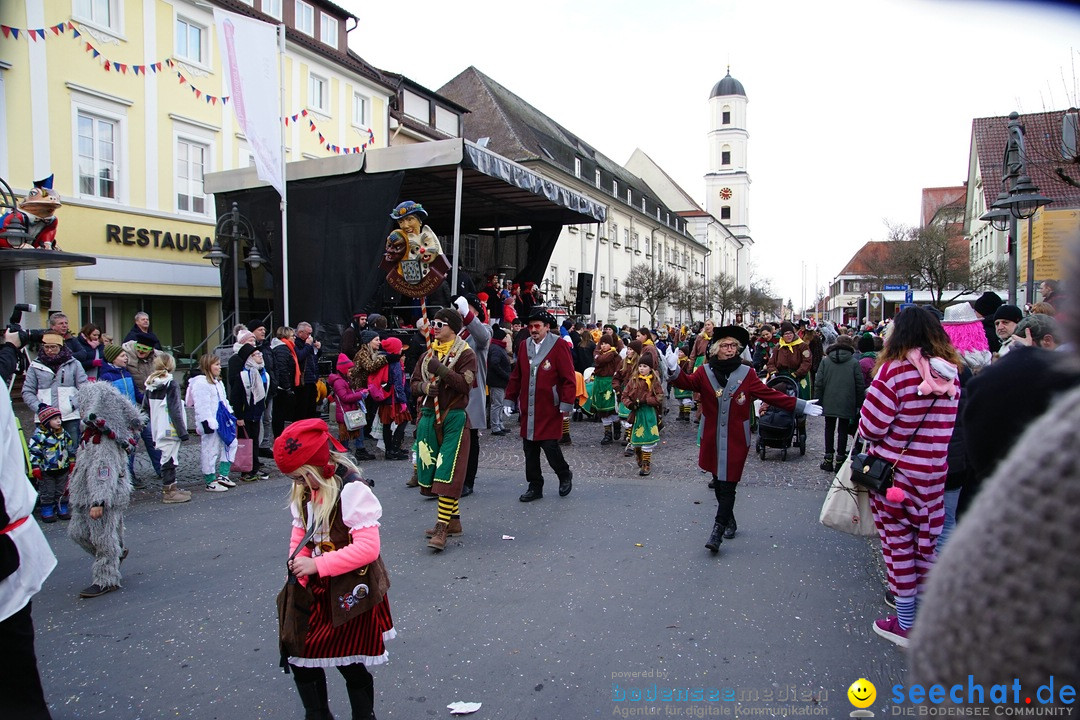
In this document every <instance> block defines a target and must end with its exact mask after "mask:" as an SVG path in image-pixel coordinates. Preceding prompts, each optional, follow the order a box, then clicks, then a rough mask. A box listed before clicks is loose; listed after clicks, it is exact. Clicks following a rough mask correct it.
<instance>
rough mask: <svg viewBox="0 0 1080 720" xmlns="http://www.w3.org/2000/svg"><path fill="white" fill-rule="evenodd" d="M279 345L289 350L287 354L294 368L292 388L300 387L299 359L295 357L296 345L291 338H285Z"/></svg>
mask: <svg viewBox="0 0 1080 720" xmlns="http://www.w3.org/2000/svg"><path fill="white" fill-rule="evenodd" d="M281 344H282V345H284V346H285V347H287V348H289V354H290V355H292V359H293V365H294V367H295V368H296V369H295V370H293V387H300V359H299V358H298V357H296V343H295V342H293V340H292V339H291V338H285V339H284V340H282V341H281Z"/></svg>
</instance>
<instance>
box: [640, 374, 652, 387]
mask: <svg viewBox="0 0 1080 720" xmlns="http://www.w3.org/2000/svg"><path fill="white" fill-rule="evenodd" d="M638 380H644V381H645V386H646V387H647V388H649V390H652V373H649V374H648V375H642V374H641V373H638Z"/></svg>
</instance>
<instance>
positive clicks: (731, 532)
mask: <svg viewBox="0 0 1080 720" xmlns="http://www.w3.org/2000/svg"><path fill="white" fill-rule="evenodd" d="M738 529H739V524H738V523H736V522H735V516H734V515H732V516H731V522H729V523H728V524H727V527H726V528H724V539H725V540H730V539H731V538H733V537H735V533H736V531H738Z"/></svg>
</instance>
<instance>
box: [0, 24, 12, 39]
mask: <svg viewBox="0 0 1080 720" xmlns="http://www.w3.org/2000/svg"><path fill="white" fill-rule="evenodd" d="M0 32H3V33H4V37H8V36H10V35H11V28H9V27H8V26H7V25H0Z"/></svg>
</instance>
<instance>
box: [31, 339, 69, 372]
mask: <svg viewBox="0 0 1080 720" xmlns="http://www.w3.org/2000/svg"><path fill="white" fill-rule="evenodd" d="M72 357H74V356H73V355H72V354H71V348H69V347H68V346H67V345H61V346H60V352H58V353H56V355H46V354H45V350H44V348H42V350H41V352H39V353H38V356H37V361H38V362H39V363H41V364H42V365H44V366H45V367H47V368H49V369H50V370H52V371H53V373H57V372H59V371H60V366H61V365H63V364H64V363H66V362H67V361H68V360H70V359H71V358H72Z"/></svg>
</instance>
